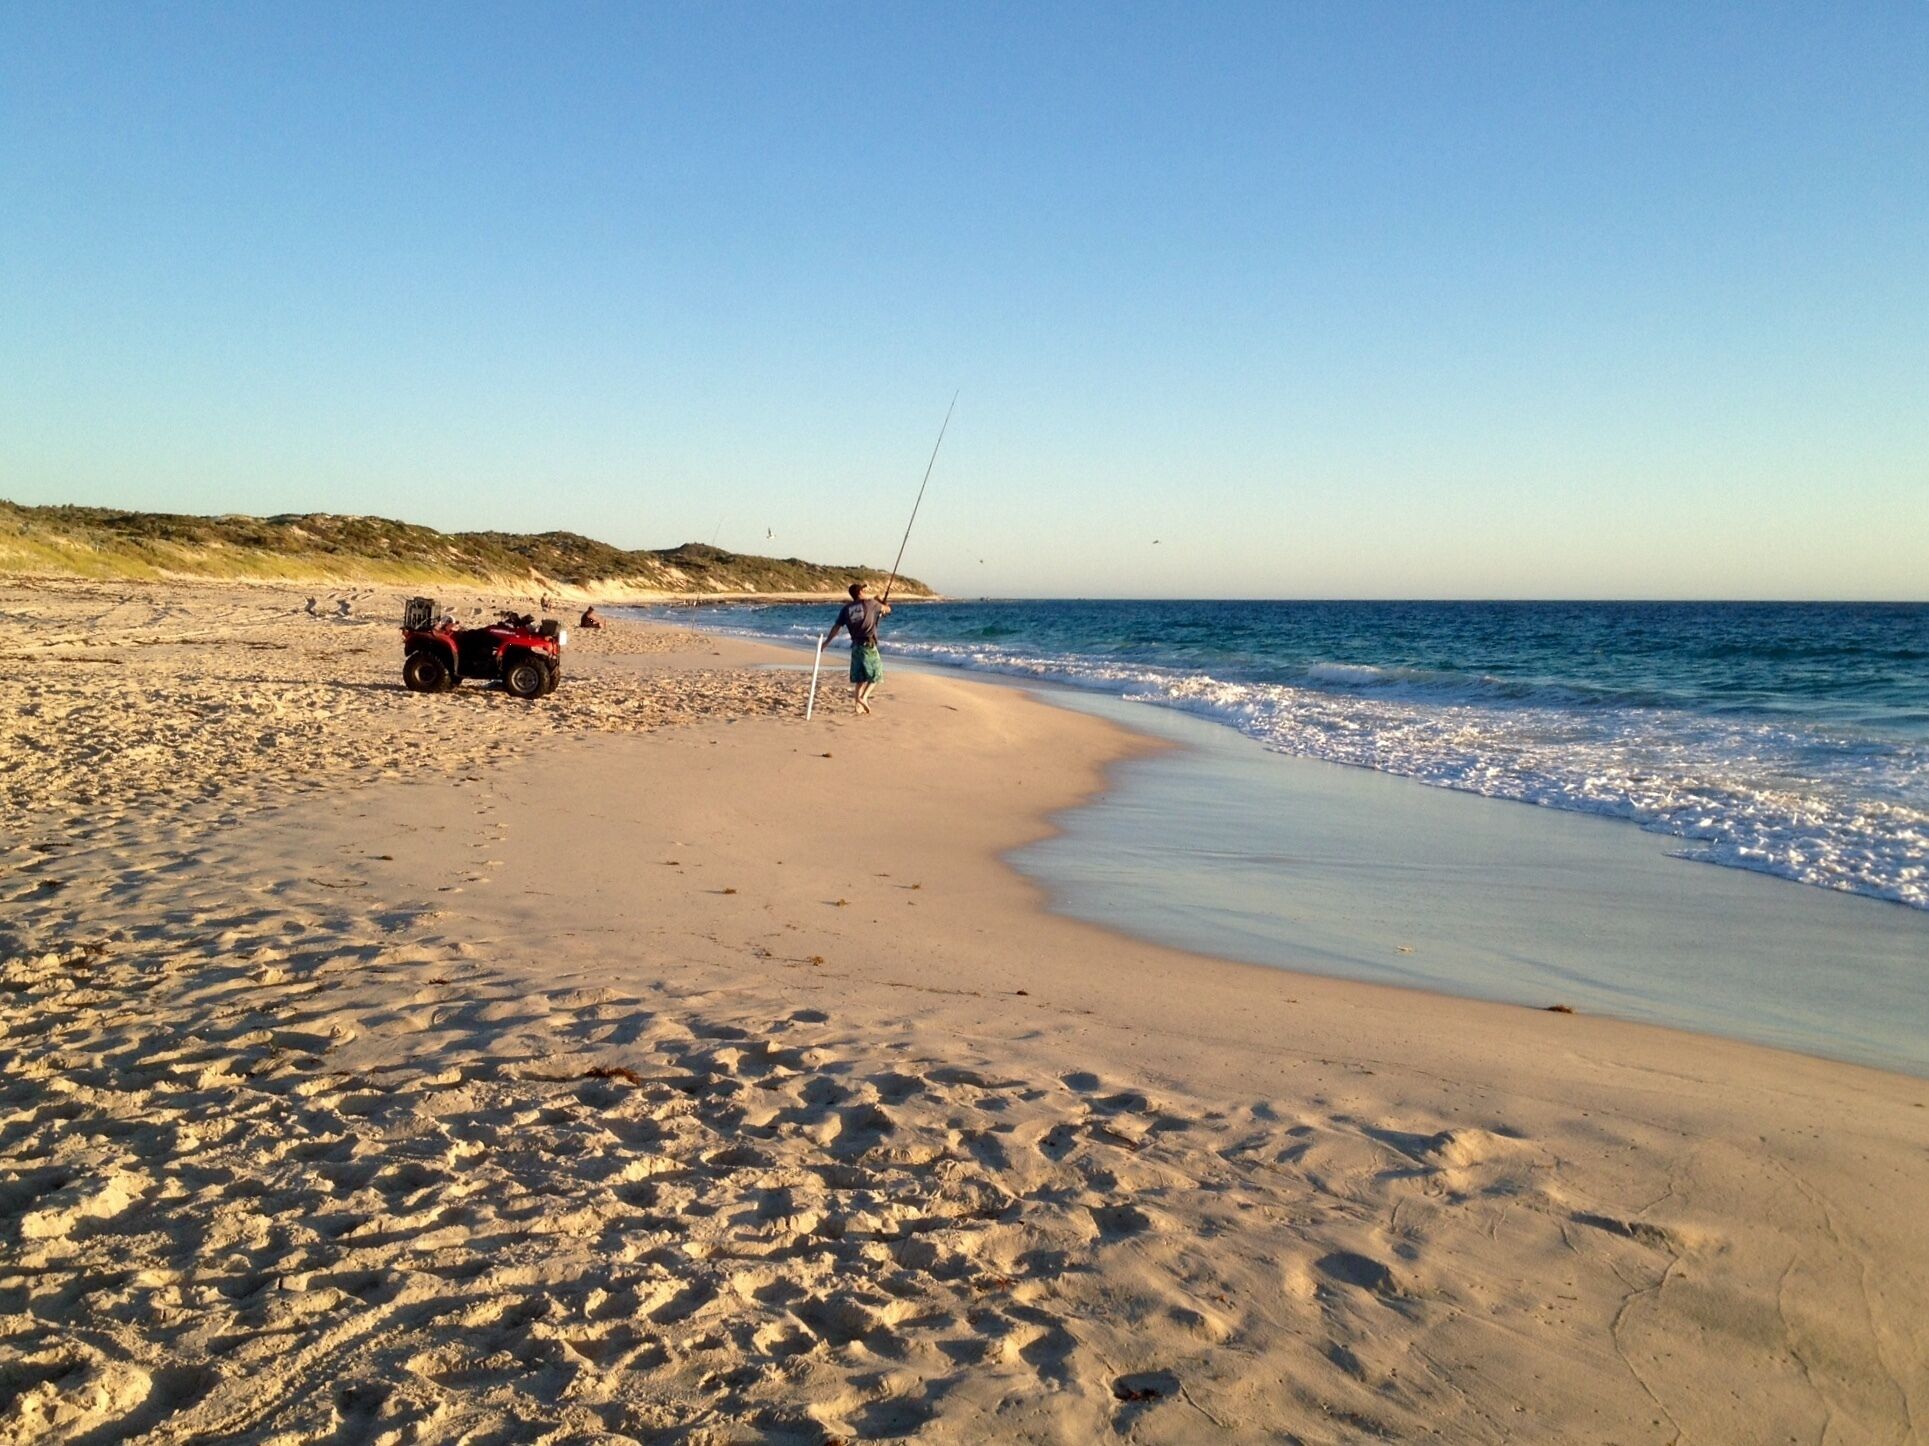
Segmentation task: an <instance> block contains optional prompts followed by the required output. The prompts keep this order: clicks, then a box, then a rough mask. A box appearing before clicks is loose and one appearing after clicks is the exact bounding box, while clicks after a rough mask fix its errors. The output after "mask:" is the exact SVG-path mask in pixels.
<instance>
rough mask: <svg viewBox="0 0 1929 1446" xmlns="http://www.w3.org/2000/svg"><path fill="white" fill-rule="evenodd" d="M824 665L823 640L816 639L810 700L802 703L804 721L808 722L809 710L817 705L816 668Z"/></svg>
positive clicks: (811, 670) (811, 673)
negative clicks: (815, 658) (815, 657)
mask: <svg viewBox="0 0 1929 1446" xmlns="http://www.w3.org/2000/svg"><path fill="white" fill-rule="evenodd" d="M823 666H824V640H823V639H822V638H819V639H818V640H817V661H816V662H814V663H812V664H811V665H810V701H809V702H808V703H806V704H804V721H805V722H806V723H808V722H810V715H811V710H812V709H813V708H815V707H816V706H817V670H818V669H819V668H821V667H823Z"/></svg>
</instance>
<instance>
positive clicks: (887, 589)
mask: <svg viewBox="0 0 1929 1446" xmlns="http://www.w3.org/2000/svg"><path fill="white" fill-rule="evenodd" d="M957 405H958V394H957V393H956V392H953V393H952V394H951V405H950V406H948V407H946V408H945V409H944V421H943V422H942V423H940V424H939V426H938V440H937V441H935V442H933V443H932V444H931V460H930V461H929V462H926V463H925V464H924V480H923V481H922V482H920V483H918V496H917V500H916V501H915V502H913V503H912V504H911V520H910V521H909V522H907V523H905V524H904V538H903V540H902V541H900V542H899V543H898V555H897V558H896V560H895V561H893V562H892V564H891V580H890V581H889V582H887V583H885V584H884V599H883V600H884V601H885V602H889V601H890V600H891V589H892V588H894V587H896V586H897V581H898V567H899V566H900V565H901V564H902V563H903V561H904V549H905V548H906V547H908V546H910V544H911V529H912V528H913V527H916V526H917V525H918V509H919V508H920V507H922V506H924V489H925V488H927V487H929V486H930V485H931V469H932V468H933V467H935V466H937V465H938V449H939V448H940V447H942V446H943V445H944V434H945V433H946V432H947V431H949V430H950V427H951V413H952V412H953V411H955V410H956V409H957ZM823 666H824V640H823V639H822V638H821V637H820V638H819V639H818V640H817V659H816V661H815V662H813V663H812V664H811V665H810V698H809V699H808V701H806V702H805V704H804V721H805V722H806V723H808V722H810V717H811V714H812V712H814V711H815V710H816V708H817V674H818V670H819V669H821V668H822V667H823Z"/></svg>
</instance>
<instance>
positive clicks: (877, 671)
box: [824, 582, 891, 713]
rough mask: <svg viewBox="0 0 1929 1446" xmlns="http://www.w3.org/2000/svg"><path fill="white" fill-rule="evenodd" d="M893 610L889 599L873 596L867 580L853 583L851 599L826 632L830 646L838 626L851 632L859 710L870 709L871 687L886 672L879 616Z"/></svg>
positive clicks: (853, 684) (853, 698)
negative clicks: (879, 646)
mask: <svg viewBox="0 0 1929 1446" xmlns="http://www.w3.org/2000/svg"><path fill="white" fill-rule="evenodd" d="M890 611H891V605H890V604H889V603H887V602H879V601H878V600H877V599H876V598H874V597H872V596H871V585H870V584H869V583H868V582H854V583H852V584H851V600H850V601H849V602H847V603H845V604H844V607H843V610H842V611H840V612H839V613H838V615H837V621H836V622H834V623H832V624H831V630H830V631H829V632H828V633H825V634H824V646H825V647H829V646H830V642H831V639H832V638H834V637H836V636H837V630H838V629H839V628H843V629H845V630H846V631H847V632H849V633H850V635H851V701H852V702H853V703H855V704H856V705H857V711H858V712H860V713H868V712H870V711H871V705H870V702H869V701H868V700H869V699H870V696H871V690H872V689H873V688H875V687H876V686H877V680H878V679H879V678H881V677H883V676H884V665H883V663H882V662H880V661H879V660H878V656H877V624H878V619H879V618H881V617H883V616H884V615H885V614H886V613H888V612H890Z"/></svg>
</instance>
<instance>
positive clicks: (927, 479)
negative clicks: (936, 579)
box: [884, 392, 958, 602]
mask: <svg viewBox="0 0 1929 1446" xmlns="http://www.w3.org/2000/svg"><path fill="white" fill-rule="evenodd" d="M957 405H958V394H957V393H956V392H953V393H952V394H951V406H949V407H946V408H945V409H944V425H943V426H940V427H939V428H938V440H937V441H935V442H933V443H932V444H931V460H930V461H929V462H926V463H925V464H924V480H923V481H922V482H920V483H918V500H917V501H916V502H913V503H912V504H911V520H910V521H909V522H907V523H905V524H904V541H902V542H900V543H899V544H898V555H897V562H893V563H892V564H891V580H890V581H889V582H887V583H885V584H884V601H885V602H889V601H890V600H891V589H892V588H894V587H896V586H897V580H898V563H901V562H903V561H904V549H905V548H906V547H907V546H909V545H910V542H911V529H912V528H913V527H915V526H917V522H918V509H919V508H920V507H922V506H923V505H924V489H925V488H927V487H929V486H930V485H931V469H932V468H933V467H935V466H937V465H938V448H940V447H942V446H943V445H944V434H945V430H946V429H947V428H948V427H950V425H951V412H952V408H954V407H956V406H957Z"/></svg>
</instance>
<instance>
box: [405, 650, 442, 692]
mask: <svg viewBox="0 0 1929 1446" xmlns="http://www.w3.org/2000/svg"><path fill="white" fill-rule="evenodd" d="M402 686H403V687H405V688H407V689H408V690H409V691H410V692H411V693H446V692H448V691H449V689H451V688H453V687H454V686H455V675H454V674H452V673H451V672H450V671H449V665H448V664H447V663H446V662H444V661H443V660H442V658H441V656H440V655H439V654H436V653H430V652H421V653H410V654H409V655H408V657H406V658H404V659H403V660H402Z"/></svg>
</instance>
